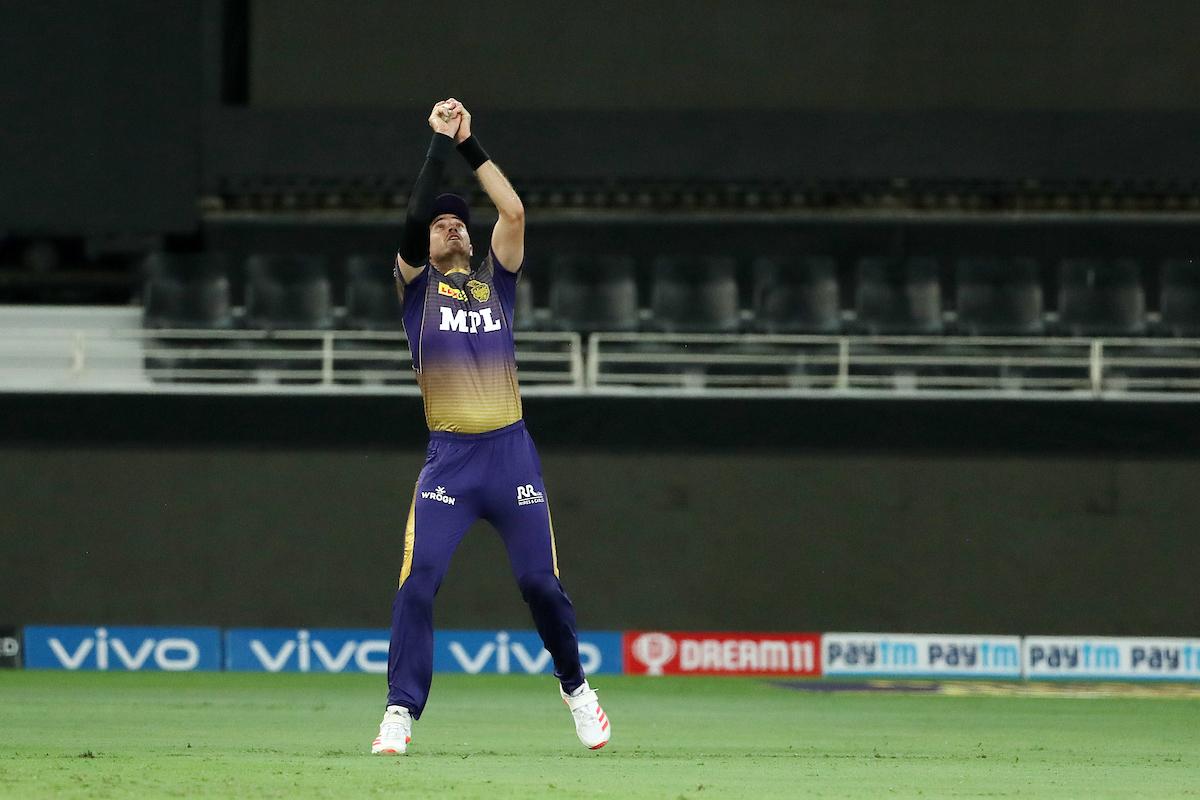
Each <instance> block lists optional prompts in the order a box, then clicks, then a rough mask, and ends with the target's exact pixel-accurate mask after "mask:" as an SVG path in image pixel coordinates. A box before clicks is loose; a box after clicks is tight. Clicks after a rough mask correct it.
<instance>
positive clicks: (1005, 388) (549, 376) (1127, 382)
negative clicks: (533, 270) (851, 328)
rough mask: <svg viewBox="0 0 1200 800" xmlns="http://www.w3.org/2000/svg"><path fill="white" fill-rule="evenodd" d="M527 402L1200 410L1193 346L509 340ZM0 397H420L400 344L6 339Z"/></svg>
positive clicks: (394, 339) (350, 335) (289, 337)
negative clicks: (1068, 404)
mask: <svg viewBox="0 0 1200 800" xmlns="http://www.w3.org/2000/svg"><path fill="white" fill-rule="evenodd" d="M517 361H518V364H519V366H520V379H521V385H522V390H523V391H525V392H526V393H528V394H531V395H536V394H548V395H557V394H581V393H586V394H592V395H612V396H620V395H629V394H646V395H668V396H679V397H697V396H745V397H757V396H797V397H802V396H836V395H846V396H864V397H867V396H870V397H874V396H886V397H895V396H924V397H1003V398H1015V399H1021V398H1039V399H1040V398H1057V399H1070V398H1095V397H1102V398H1112V399H1166V400H1184V401H1196V400H1200V340H1195V339H1115V338H1114V339H1079V338H1016V337H949V336H947V337H942V336H876V337H867V336H862V337H859V336H783V335H757V334H655V333H599V334H592V335H591V336H589V337H588V339H587V343H586V352H585V347H584V342H583V339H582V337H581V336H580V335H579V334H577V333H534V332H524V333H518V334H517ZM0 391H161V392H233V393H256V394H257V393H267V392H271V393H303V392H344V393H391V394H416V393H417V392H418V389H417V384H416V379H415V375H414V373H413V371H412V359H411V356H410V355H409V351H408V343H407V340H406V339H405V337H404V334H403V333H400V332H395V333H390V332H366V331H286V332H282V331H281V332H274V333H268V332H264V331H248V330H231V331H212V330H147V329H142V328H125V327H122V328H111V329H98V328H96V329H56V328H48V327H47V328H24V329H23V328H5V329H3V330H2V331H0Z"/></svg>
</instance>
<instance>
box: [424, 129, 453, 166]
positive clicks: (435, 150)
mask: <svg viewBox="0 0 1200 800" xmlns="http://www.w3.org/2000/svg"><path fill="white" fill-rule="evenodd" d="M453 144H454V138H453V137H451V136H447V135H446V134H444V133H435V134H434V135H433V139H432V140H430V142H429V151H428V152H427V153H425V157H426V158H431V159H433V160H434V161H442V162H444V161H445V160H446V157H447V156H449V155H450V148H451V146H452V145H453Z"/></svg>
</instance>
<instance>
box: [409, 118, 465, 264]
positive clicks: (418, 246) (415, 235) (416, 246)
mask: <svg viewBox="0 0 1200 800" xmlns="http://www.w3.org/2000/svg"><path fill="white" fill-rule="evenodd" d="M453 147H454V139H453V138H451V137H449V136H447V135H445V134H444V133H435V134H434V135H433V141H431V142H430V143H429V152H427V153H426V154H425V163H424V164H423V165H422V166H421V172H420V173H419V174H418V175H417V180H416V182H415V183H414V184H413V188H412V192H411V193H410V194H409V196H408V211H407V212H406V213H405V215H404V236H403V237H402V238H401V239H400V258H402V259H404V263H405V264H408V265H409V266H410V267H419V266H422V265H423V264H424V263H425V259H427V258H429V215H430V214H432V213H433V200H434V197H435V196H436V195H437V188H438V184H440V183H441V182H442V173H443V172H444V171H445V169H446V157H447V156H448V155H450V151H451V149H453Z"/></svg>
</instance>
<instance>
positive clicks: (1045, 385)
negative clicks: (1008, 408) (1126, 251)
mask: <svg viewBox="0 0 1200 800" xmlns="http://www.w3.org/2000/svg"><path fill="white" fill-rule="evenodd" d="M587 367H588V380H587V385H588V387H589V389H590V390H593V391H595V390H609V391H612V392H614V393H617V392H623V393H629V392H633V391H642V392H645V391H650V392H653V393H658V394H681V395H683V394H688V393H692V394H709V395H714V394H737V395H745V394H747V393H756V394H762V395H780V394H782V395H796V396H803V395H810V394H836V393H845V394H861V395H876V394H881V393H882V394H886V395H911V394H917V395H927V396H942V395H949V396H1003V397H1037V398H1042V397H1047V396H1049V397H1062V398H1065V397H1072V396H1076V397H1078V396H1084V397H1097V396H1100V397H1117V396H1126V395H1128V396H1130V397H1146V398H1149V397H1151V396H1153V397H1155V398H1156V399H1157V398H1159V397H1162V398H1164V399H1179V400H1200V340H1190V339H1189V340H1183V339H1078V338H1049V337H1047V338H1019V337H953V336H783V335H777V336H772V335H753V334H746V335H719V334H647V333H621V334H617V333H610V334H595V335H593V336H592V337H590V339H589V340H588V358H587Z"/></svg>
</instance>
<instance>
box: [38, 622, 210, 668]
mask: <svg viewBox="0 0 1200 800" xmlns="http://www.w3.org/2000/svg"><path fill="white" fill-rule="evenodd" d="M25 666H26V667H28V668H29V669H66V670H99V671H130V672H136V671H149V670H160V671H166V672H188V671H192V670H219V669H221V633H220V631H219V630H218V629H216V628H191V627H188V628H172V627H158V626H153V627H120V626H110V627H105V626H92V625H53V626H51V625H29V626H26V628H25Z"/></svg>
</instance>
